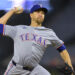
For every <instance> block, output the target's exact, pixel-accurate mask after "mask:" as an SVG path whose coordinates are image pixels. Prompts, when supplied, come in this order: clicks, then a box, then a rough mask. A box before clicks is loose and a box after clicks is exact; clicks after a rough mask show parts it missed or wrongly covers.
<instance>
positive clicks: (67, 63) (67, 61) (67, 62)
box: [57, 44, 74, 75]
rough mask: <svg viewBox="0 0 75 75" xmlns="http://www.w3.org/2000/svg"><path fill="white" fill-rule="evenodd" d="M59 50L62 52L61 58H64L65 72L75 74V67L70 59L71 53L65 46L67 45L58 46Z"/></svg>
mask: <svg viewBox="0 0 75 75" xmlns="http://www.w3.org/2000/svg"><path fill="white" fill-rule="evenodd" d="M57 50H58V51H59V53H60V56H61V58H62V59H63V60H64V62H65V68H64V69H65V71H64V72H65V74H67V73H68V74H70V75H74V69H73V66H72V63H71V59H70V55H69V53H68V51H67V49H66V47H65V45H64V44H63V45H62V46H61V47H59V48H57Z"/></svg>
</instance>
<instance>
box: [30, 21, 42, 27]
mask: <svg viewBox="0 0 75 75" xmlns="http://www.w3.org/2000/svg"><path fill="white" fill-rule="evenodd" d="M30 26H32V27H41V26H42V24H41V23H40V24H39V23H37V22H34V21H32V22H31V24H30Z"/></svg>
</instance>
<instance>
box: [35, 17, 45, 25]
mask: <svg viewBox="0 0 75 75" xmlns="http://www.w3.org/2000/svg"><path fill="white" fill-rule="evenodd" d="M43 21H44V20H43V19H40V18H38V19H37V20H36V22H37V23H38V24H42V23H43Z"/></svg>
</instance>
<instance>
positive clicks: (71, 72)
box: [61, 63, 75, 75]
mask: <svg viewBox="0 0 75 75" xmlns="http://www.w3.org/2000/svg"><path fill="white" fill-rule="evenodd" d="M61 71H62V72H63V73H64V75H75V73H74V70H72V68H71V67H70V66H69V65H68V64H66V63H65V66H64V67H63V68H62V69H61Z"/></svg>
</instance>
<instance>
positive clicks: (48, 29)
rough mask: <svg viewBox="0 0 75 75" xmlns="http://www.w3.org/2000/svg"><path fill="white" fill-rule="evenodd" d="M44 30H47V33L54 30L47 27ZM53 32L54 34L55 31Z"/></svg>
mask: <svg viewBox="0 0 75 75" xmlns="http://www.w3.org/2000/svg"><path fill="white" fill-rule="evenodd" d="M43 29H44V30H46V31H53V29H51V28H47V27H43ZM53 32H54V31H53Z"/></svg>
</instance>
